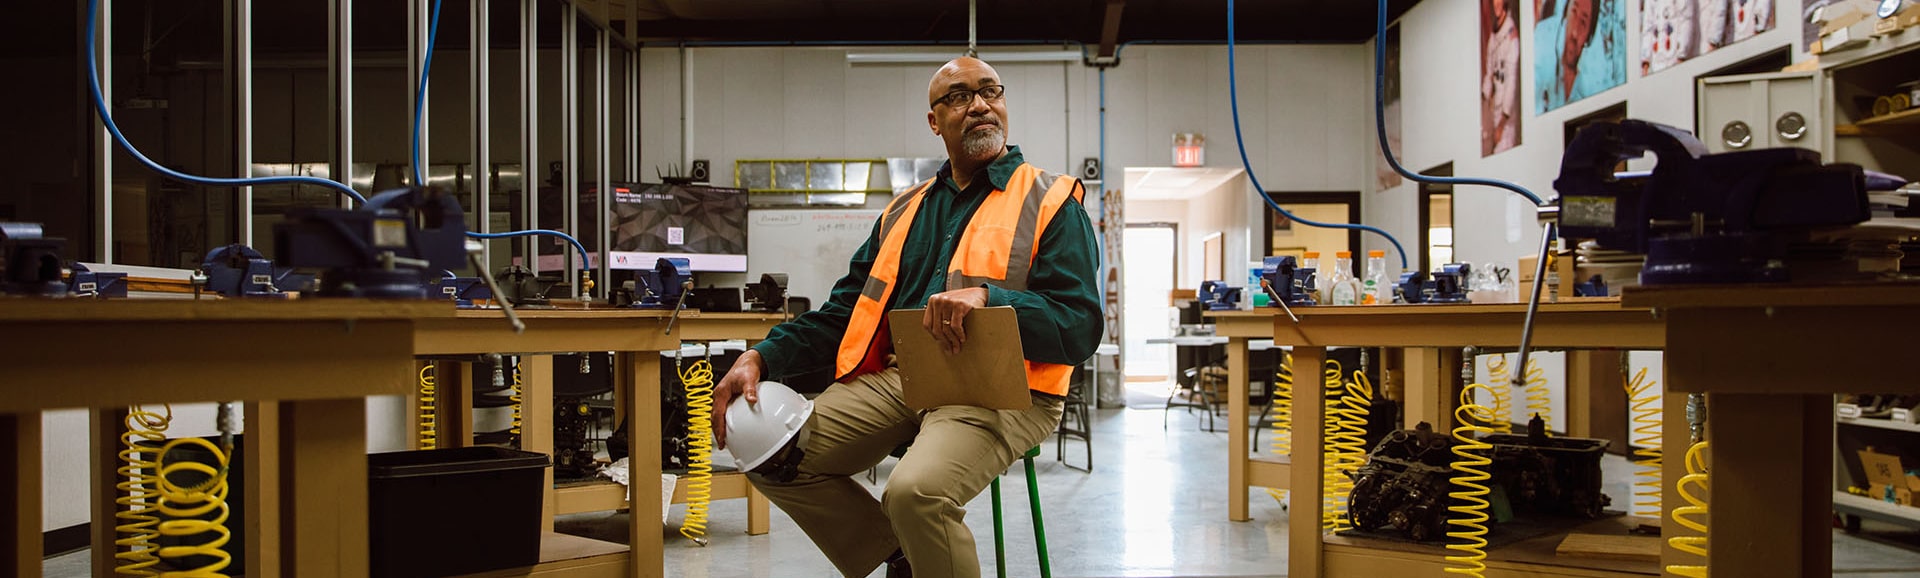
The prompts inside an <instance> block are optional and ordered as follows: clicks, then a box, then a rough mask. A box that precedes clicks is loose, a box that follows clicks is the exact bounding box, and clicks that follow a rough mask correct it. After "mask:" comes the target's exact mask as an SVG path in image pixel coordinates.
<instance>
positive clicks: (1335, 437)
mask: <svg viewBox="0 0 1920 578" xmlns="http://www.w3.org/2000/svg"><path fill="white" fill-rule="evenodd" d="M1343 373H1344V371H1343V370H1342V369H1341V367H1340V364H1339V363H1338V362H1334V361H1331V360H1329V361H1328V362H1327V372H1326V378H1327V384H1326V387H1327V393H1328V395H1327V399H1328V400H1329V403H1328V404H1327V408H1328V409H1327V425H1328V427H1327V440H1326V442H1325V444H1324V445H1325V447H1326V448H1327V449H1326V452H1327V458H1326V462H1327V472H1326V476H1325V477H1324V478H1323V479H1324V480H1326V490H1325V491H1326V495H1327V497H1326V499H1324V500H1322V503H1323V504H1325V505H1327V506H1328V507H1327V508H1325V509H1324V510H1323V511H1322V512H1321V518H1320V524H1321V527H1322V528H1323V529H1325V530H1326V531H1329V532H1339V531H1342V530H1346V529H1348V528H1350V527H1352V523H1351V521H1349V520H1348V519H1347V515H1346V514H1347V496H1348V494H1350V493H1351V492H1352V491H1353V477H1352V475H1351V474H1352V473H1353V472H1354V470H1358V469H1360V467H1361V466H1364V465H1366V463H1367V450H1366V443H1367V441H1366V436H1367V412H1368V408H1369V406H1370V405H1371V404H1372V403H1373V384H1372V383H1370V382H1368V381H1367V377H1366V374H1365V373H1363V372H1360V371H1355V372H1353V379H1352V380H1343V379H1342V377H1343ZM1336 396H1337V399H1338V401H1337V402H1335V401H1332V400H1334V399H1336Z"/></svg>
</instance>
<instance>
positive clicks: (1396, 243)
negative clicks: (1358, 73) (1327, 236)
mask: <svg viewBox="0 0 1920 578" xmlns="http://www.w3.org/2000/svg"><path fill="white" fill-rule="evenodd" d="M1385 1H1386V0H1381V2H1382V3H1384V2H1385ZM1233 20H1234V18H1233V0H1227V95H1228V98H1229V99H1231V101H1232V104H1233V107H1232V108H1233V142H1234V144H1237V145H1239V147H1240V164H1242V165H1245V166H1246V168H1247V180H1249V181H1252V182H1253V190H1254V192H1256V193H1259V195H1260V200H1262V201H1266V203H1267V206H1268V207H1271V208H1272V209H1273V210H1274V212H1276V213H1280V214H1281V215H1282V216H1285V217H1286V218H1288V219H1291V220H1293V221H1295V222H1298V223H1300V224H1302V225H1306V226H1309V227H1320V228H1323V229H1348V230H1358V231H1366V232H1369V233H1373V234H1375V235H1379V236H1381V237H1385V238H1386V239H1387V242H1389V243H1392V244H1393V250H1394V251H1396V252H1399V253H1400V268H1401V269H1402V270H1404V269H1406V268H1407V250H1406V249H1405V248H1403V247H1401V246H1400V240H1399V239H1395V238H1393V235H1391V234H1388V233H1387V232H1386V231H1385V230H1382V229H1380V228H1379V227H1374V226H1370V225H1360V224H1346V223H1320V222H1316V221H1310V220H1307V219H1302V218H1300V217H1298V216H1295V215H1294V214H1293V213H1290V212H1287V210H1286V209H1283V208H1281V207H1280V203H1276V202H1274V200H1273V196H1272V195H1269V194H1267V190H1266V189H1265V188H1263V187H1261V186H1260V178H1259V177H1256V176H1254V175H1253V163H1252V162H1250V161H1248V160H1247V141H1246V139H1245V138H1244V137H1242V136H1241V134H1240V89H1239V84H1238V82H1237V81H1236V79H1235V77H1236V76H1238V75H1237V74H1235V71H1234V65H1233ZM1384 130H1385V129H1382V131H1383V132H1381V133H1380V134H1382V135H1385V134H1386V133H1385V132H1384ZM1382 138H1383V139H1384V136H1383V137H1382ZM1387 158H1389V159H1391V158H1393V157H1392V156H1391V153H1389V156H1388V157H1387ZM1394 167H1395V168H1399V165H1394ZM1416 180H1418V179H1416Z"/></svg>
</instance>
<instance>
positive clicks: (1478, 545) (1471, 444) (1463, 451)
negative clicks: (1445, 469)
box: [1446, 383, 1493, 578]
mask: <svg viewBox="0 0 1920 578" xmlns="http://www.w3.org/2000/svg"><path fill="white" fill-rule="evenodd" d="M1476 390H1482V391H1487V392H1488V393H1489V394H1491V393H1492V388H1490V387H1487V386H1486V384H1481V383H1474V384H1469V385H1467V387H1466V389H1465V390H1462V391H1461V392H1460V407H1458V408H1454V410H1453V419H1454V421H1457V422H1460V425H1459V426H1456V427H1454V428H1453V439H1454V441H1455V443H1454V444H1453V455H1454V459H1453V465H1452V468H1453V472H1454V474H1453V479H1452V483H1453V485H1454V486H1456V487H1458V488H1459V490H1457V491H1454V492H1450V493H1448V494H1447V497H1448V498H1451V499H1452V500H1453V501H1454V503H1455V505H1451V506H1447V511H1448V512H1452V513H1454V514H1457V515H1456V516H1454V517H1452V518H1449V519H1447V525H1449V526H1456V527H1458V528H1460V529H1458V530H1455V531H1452V532H1447V537H1448V538H1452V539H1453V540H1454V542H1453V543H1450V544H1447V549H1448V550H1453V551H1455V552H1459V553H1460V554H1458V555H1454V556H1447V562H1449V563H1452V564H1455V565H1454V566H1448V567H1447V568H1446V571H1447V573H1449V574H1465V575H1468V576H1474V577H1476V578H1478V577H1479V576H1481V573H1482V572H1485V571H1486V569H1487V564H1486V559H1487V552H1486V548H1487V520H1488V518H1487V507H1488V505H1489V504H1488V502H1487V498H1486V496H1487V494H1488V493H1489V491H1490V490H1489V489H1488V487H1487V485H1486V482H1487V480H1490V479H1492V478H1493V477H1492V476H1491V475H1489V474H1488V471H1487V467H1488V466H1490V465H1492V464H1493V460H1492V458H1490V457H1489V455H1488V454H1489V453H1490V452H1492V450H1493V445H1492V444H1488V443H1487V442H1485V441H1481V439H1480V436H1484V435H1486V434H1490V433H1493V428H1492V427H1490V426H1489V425H1488V424H1489V423H1490V422H1491V421H1492V420H1493V410H1492V409H1490V408H1488V407H1486V406H1483V405H1480V404H1479V403H1478V402H1476V401H1475V391H1476Z"/></svg>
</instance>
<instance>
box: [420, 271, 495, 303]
mask: <svg viewBox="0 0 1920 578" xmlns="http://www.w3.org/2000/svg"><path fill="white" fill-rule="evenodd" d="M431 289H432V290H433V292H434V294H435V295H439V296H441V297H444V298H447V299H452V300H453V306H454V307H459V308H462V309H472V308H474V307H478V305H475V304H474V300H492V299H493V290H492V289H489V288H487V282H486V280H484V279H481V278H479V277H442V278H439V279H435V280H434V281H433V286H432V287H431Z"/></svg>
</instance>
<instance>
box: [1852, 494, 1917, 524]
mask: <svg viewBox="0 0 1920 578" xmlns="http://www.w3.org/2000/svg"><path fill="white" fill-rule="evenodd" d="M1833 505H1834V507H1836V508H1840V509H1843V510H1847V511H1850V512H1853V513H1857V514H1865V515H1867V516H1871V517H1874V518H1878V519H1893V520H1901V521H1903V522H1905V523H1907V524H1917V525H1920V508H1915V507H1913V506H1902V505H1899V504H1892V503H1887V502H1885V501H1882V500H1875V499H1873V498H1869V497H1866V496H1855V495H1853V494H1849V493H1846V492H1834V493H1833Z"/></svg>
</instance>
